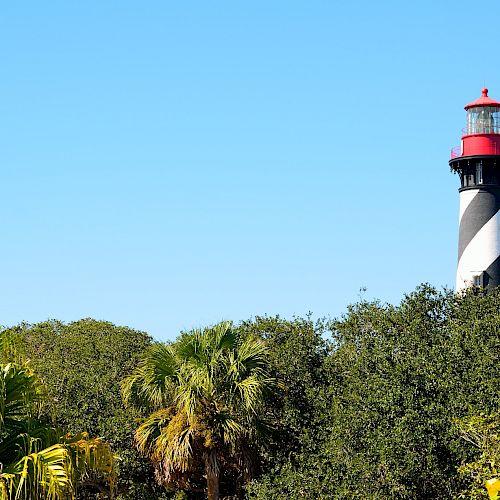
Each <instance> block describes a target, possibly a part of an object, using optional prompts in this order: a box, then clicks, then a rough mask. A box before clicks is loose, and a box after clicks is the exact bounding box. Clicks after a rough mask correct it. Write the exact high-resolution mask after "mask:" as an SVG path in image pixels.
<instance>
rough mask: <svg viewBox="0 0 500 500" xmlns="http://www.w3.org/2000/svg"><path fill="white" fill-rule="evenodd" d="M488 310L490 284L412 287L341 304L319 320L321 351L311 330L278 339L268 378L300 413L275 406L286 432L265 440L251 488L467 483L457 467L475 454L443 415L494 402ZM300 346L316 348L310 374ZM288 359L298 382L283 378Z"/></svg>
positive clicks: (377, 493) (330, 494)
mask: <svg viewBox="0 0 500 500" xmlns="http://www.w3.org/2000/svg"><path fill="white" fill-rule="evenodd" d="M499 306H500V293H499V292H498V291H495V292H494V293H490V294H487V295H486V294H484V293H482V292H478V291H474V290H473V291H471V292H469V293H467V294H465V295H463V296H456V295H454V294H453V293H451V292H438V291H436V290H435V289H433V288H431V287H428V286H422V287H420V288H419V289H417V290H416V291H415V292H414V293H412V294H409V295H408V296H405V297H404V299H403V300H402V302H401V304H400V305H398V306H390V305H384V304H380V303H378V302H365V301H362V302H360V303H358V304H356V305H354V306H351V307H350V308H349V309H348V312H347V314H346V315H345V317H343V318H341V319H340V320H338V321H334V322H331V324H330V325H329V328H330V331H331V342H330V343H329V346H328V347H327V348H326V349H323V347H322V346H321V343H319V342H318V341H317V340H315V339H314V337H313V338H311V337H310V334H309V338H310V343H309V349H308V347H307V346H304V349H303V350H301V349H300V348H299V347H297V345H296V344H295V342H296V340H294V341H292V340H289V341H288V342H290V343H289V344H288V345H289V346H293V347H292V349H293V352H291V353H290V354H289V355H288V358H287V359H285V360H284V362H283V363H281V364H279V363H278V364H277V365H276V366H277V369H278V372H277V374H278V375H279V376H283V375H284V376H285V379H286V380H287V387H288V391H287V395H288V394H294V392H295V388H300V390H301V391H302V399H303V400H302V401H300V402H299V400H298V399H297V398H294V402H292V401H291V402H290V404H291V407H294V405H295V402H297V404H298V405H299V406H300V407H301V408H304V409H305V412H304V414H303V417H304V420H302V421H301V420H300V418H301V417H300V415H297V417H296V418H293V417H292V415H293V410H292V411H291V412H287V411H286V404H285V405H284V406H283V407H282V408H281V411H282V413H281V422H282V425H283V426H284V427H285V428H286V431H284V432H282V435H283V434H285V435H286V434H288V435H293V434H295V439H289V440H288V441H285V446H284V447H280V446H276V448H275V450H274V453H273V454H272V455H271V456H270V457H269V462H268V464H269V469H268V471H267V472H266V473H265V474H264V475H263V476H262V477H261V478H260V479H259V480H258V481H255V482H254V483H253V484H252V486H251V488H250V490H249V494H250V496H251V497H254V498H262V499H274V498H276V499H279V498H287V497H292V498H293V497H294V495H297V492H300V498H311V499H316V498H362V497H367V498H379V499H387V498H396V499H398V498H401V499H404V498H412V499H429V498H453V497H455V496H456V495H458V494H459V493H460V492H461V491H463V490H464V489H466V488H467V487H468V484H469V483H470V480H469V479H468V478H466V477H465V476H462V477H460V476H459V475H458V473H457V469H458V467H460V466H461V464H465V463H471V462H474V461H475V460H477V459H478V457H479V455H480V453H479V452H478V450H477V449H476V448H475V447H473V446H472V445H471V444H470V443H467V442H466V441H465V440H463V439H461V438H460V435H459V433H457V430H456V427H454V426H453V421H454V419H455V418H462V417H466V416H470V415H478V414H480V413H481V412H486V413H493V412H495V411H497V410H498V399H499V396H500V384H499V382H500V380H499V376H500V375H499V372H498V369H497V367H498V363H499V361H500V359H499V356H500V351H499V350H498V342H499V329H498V325H499V324H500V317H499V316H500V307H499ZM285 324H286V322H285ZM283 328H284V325H283ZM299 329H300V330H303V331H304V332H308V331H309V332H310V329H311V327H310V325H302V326H300V327H299ZM273 335H276V333H274V334H273V333H271V334H270V335H268V334H266V336H268V337H270V338H272V337H273ZM280 336H282V334H281V335H280V334H278V338H279V337H280ZM301 337H302V338H307V333H306V334H302V333H301ZM325 350H326V352H327V354H325ZM308 351H309V355H310V356H312V357H315V358H317V356H318V354H319V356H320V361H321V362H318V361H316V362H315V365H316V366H317V371H315V370H314V369H313V367H310V366H309V365H308V364H307V360H308V356H307V352H308ZM280 356H283V354H281V353H280ZM294 356H295V357H296V360H295V361H294V360H293V357H294ZM288 365H292V367H290V366H288ZM298 365H300V366H301V368H300V371H303V372H302V373H300V374H299V375H298V376H299V377H300V379H301V380H300V382H298V381H295V380H293V379H292V378H290V377H287V375H286V374H287V372H289V371H290V370H294V369H297V368H296V367H297V366H298ZM297 422H300V425H297ZM290 443H294V444H293V446H290ZM277 444H278V443H277ZM279 444H280V445H282V444H283V443H279ZM287 445H288V446H287ZM283 448H284V449H285V453H286V454H287V455H286V456H284V453H283V451H282V450H283Z"/></svg>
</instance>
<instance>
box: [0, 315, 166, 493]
mask: <svg viewBox="0 0 500 500" xmlns="http://www.w3.org/2000/svg"><path fill="white" fill-rule="evenodd" d="M0 342H2V343H3V346H5V347H7V346H10V348H9V349H5V350H4V351H3V355H4V356H6V355H12V354H13V352H15V353H16V356H17V357H18V358H22V359H27V360H29V363H30V366H31V368H32V369H33V371H35V372H36V373H37V374H38V375H39V376H40V378H41V379H42V380H43V381H44V382H45V384H46V386H47V387H48V391H49V393H48V398H47V404H46V406H45V410H44V411H45V415H46V416H47V418H50V419H52V420H53V422H54V423H55V424H57V425H58V426H60V427H63V428H65V429H68V431H70V432H72V433H78V432H82V431H85V432H88V433H89V434H90V435H97V436H103V437H104V438H105V439H106V441H107V442H109V443H111V445H112V447H113V451H114V452H115V453H116V454H117V455H118V457H119V458H118V461H117V471H118V483H117V488H118V498H119V499H124V500H125V499H127V500H152V499H155V498H162V497H163V493H162V489H158V488H157V487H155V485H154V479H153V477H152V470H151V467H150V465H149V464H148V463H147V461H146V460H145V459H143V458H142V457H140V456H139V454H138V453H137V452H136V451H135V449H134V447H133V431H134V429H135V419H136V418H137V414H136V412H134V411H133V410H132V409H130V408H128V409H127V408H125V407H124V405H123V403H122V399H121V395H120V381H121V380H122V379H123V378H124V377H125V376H126V375H128V374H129V373H130V372H131V371H132V369H133V368H134V367H135V366H136V364H137V362H138V358H139V356H140V355H141V354H142V353H143V352H144V350H145V349H146V347H147V346H149V345H150V344H151V338H150V337H149V336H148V335H147V334H145V333H142V332H138V331H136V330H132V329H130V328H126V327H118V326H115V325H113V324H111V323H108V322H104V321H96V320H92V319H83V320H80V321H76V322H73V323H69V324H65V323H62V322H60V321H47V322H44V323H38V324H35V325H27V324H21V325H19V326H17V327H14V328H9V329H5V330H4V331H3V332H2V335H1V336H0ZM99 488H100V484H99V482H98V481H93V482H91V481H89V483H88V485H87V486H86V487H85V488H84V489H82V491H80V493H79V495H80V498H86V497H87V496H88V497H89V498H95V496H94V495H95V494H96V493H97V492H98V491H99Z"/></svg>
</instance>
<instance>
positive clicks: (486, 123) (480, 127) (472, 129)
mask: <svg viewBox="0 0 500 500" xmlns="http://www.w3.org/2000/svg"><path fill="white" fill-rule="evenodd" d="M467 134H500V107H493V106H476V107H474V108H469V109H468V110H467Z"/></svg>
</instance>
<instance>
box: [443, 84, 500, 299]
mask: <svg viewBox="0 0 500 500" xmlns="http://www.w3.org/2000/svg"><path fill="white" fill-rule="evenodd" d="M465 110H466V111H467V125H466V127H465V128H464V129H463V130H462V140H461V144H460V146H459V147H457V148H453V149H452V151H451V159H450V162H449V163H450V167H451V169H452V170H453V171H454V172H456V173H458V175H459V177H460V189H459V190H458V192H459V194H460V216H459V238H458V265H457V279H456V291H457V292H458V291H460V290H462V289H464V288H467V287H469V286H471V285H475V286H481V287H485V288H487V289H492V288H495V287H496V286H498V285H500V212H499V209H500V102H497V101H495V100H493V99H491V98H490V97H488V89H486V88H484V89H483V90H482V95H481V97H480V98H479V99H476V100H475V101H473V102H471V103H470V104H467V106H465Z"/></svg>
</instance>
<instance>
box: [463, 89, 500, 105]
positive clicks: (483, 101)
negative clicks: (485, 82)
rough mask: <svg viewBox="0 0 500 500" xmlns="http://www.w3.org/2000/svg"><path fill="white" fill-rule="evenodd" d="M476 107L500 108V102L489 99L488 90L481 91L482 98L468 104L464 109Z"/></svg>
mask: <svg viewBox="0 0 500 500" xmlns="http://www.w3.org/2000/svg"><path fill="white" fill-rule="evenodd" d="M476 106H494V107H499V108H500V102H498V101H495V100H494V99H492V98H491V97H488V89H487V88H484V89H483V90H481V97H480V98H479V99H476V100H475V101H472V102H471V103H469V104H467V106H465V108H464V109H469V108H475V107H476Z"/></svg>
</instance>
